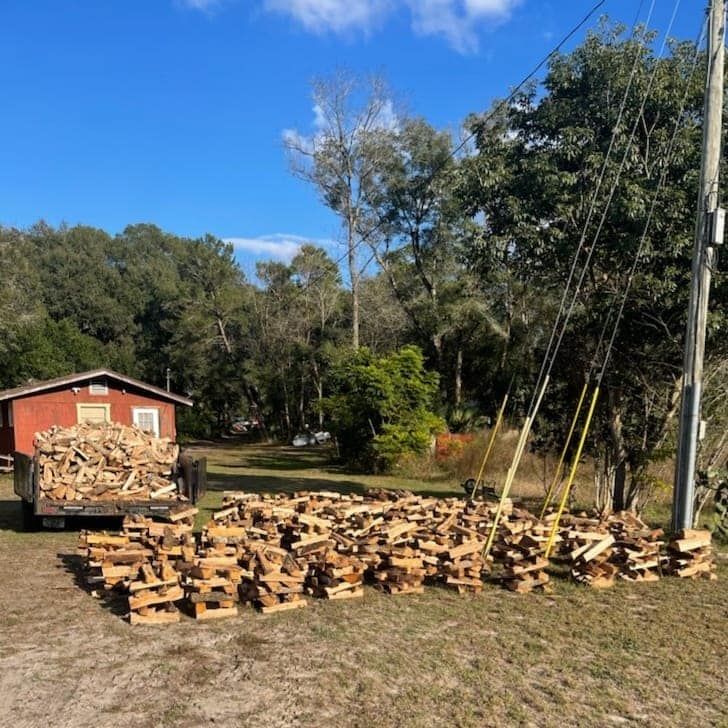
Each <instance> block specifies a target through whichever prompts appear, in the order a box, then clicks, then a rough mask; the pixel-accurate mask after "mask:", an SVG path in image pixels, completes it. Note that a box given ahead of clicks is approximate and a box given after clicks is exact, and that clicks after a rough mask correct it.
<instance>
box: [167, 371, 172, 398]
mask: <svg viewBox="0 0 728 728" xmlns="http://www.w3.org/2000/svg"><path fill="white" fill-rule="evenodd" d="M171 378H172V370H171V369H170V368H169V367H167V391H168V392H169V391H170V385H171Z"/></svg>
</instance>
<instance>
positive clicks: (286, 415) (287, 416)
mask: <svg viewBox="0 0 728 728" xmlns="http://www.w3.org/2000/svg"><path fill="white" fill-rule="evenodd" d="M283 422H284V424H285V427H286V439H287V440H290V439H291V410H290V408H289V406H288V384H287V383H286V380H285V377H284V378H283Z"/></svg>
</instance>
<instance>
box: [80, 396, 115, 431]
mask: <svg viewBox="0 0 728 728" xmlns="http://www.w3.org/2000/svg"><path fill="white" fill-rule="evenodd" d="M83 407H93V408H94V409H103V410H104V413H105V419H104V422H111V405H110V404H108V403H106V404H104V403H102V402H77V403H76V422H78V424H79V425H80V424H82V423H83V422H88V420H82V419H81V409H82V408H83Z"/></svg>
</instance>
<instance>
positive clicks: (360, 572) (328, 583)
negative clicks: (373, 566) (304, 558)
mask: <svg viewBox="0 0 728 728" xmlns="http://www.w3.org/2000/svg"><path fill="white" fill-rule="evenodd" d="M365 571H366V566H365V564H364V562H363V561H361V560H359V559H357V558H356V557H355V556H348V555H347V554H341V553H338V552H337V551H334V550H332V549H326V550H325V551H324V552H323V553H321V554H318V555H317V556H316V558H315V559H314V560H313V561H311V562H310V563H309V572H308V576H307V579H306V593H307V594H310V595H311V596H313V597H318V598H320V599H356V598H358V597H363V596H364V586H363V584H364V572H365Z"/></svg>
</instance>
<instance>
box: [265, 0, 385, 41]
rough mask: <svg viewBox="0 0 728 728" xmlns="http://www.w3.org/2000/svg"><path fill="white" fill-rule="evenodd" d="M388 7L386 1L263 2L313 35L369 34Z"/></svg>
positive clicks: (267, 8) (288, 0) (271, 9)
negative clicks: (353, 31) (359, 32)
mask: <svg viewBox="0 0 728 728" xmlns="http://www.w3.org/2000/svg"><path fill="white" fill-rule="evenodd" d="M389 5H390V3H387V2H386V0H264V7H265V8H266V10H270V11H273V12H278V13H283V14H285V15H290V16H291V17H292V18H293V19H294V20H296V21H297V22H299V23H300V24H301V25H303V27H304V28H305V29H306V30H308V31H311V32H313V33H326V32H333V33H344V32H347V31H350V30H364V31H365V32H366V31H369V30H371V29H372V27H373V26H374V25H375V24H376V23H377V22H378V21H379V20H381V19H382V17H383V16H384V15H385V14H386V12H387V10H388V8H389Z"/></svg>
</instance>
